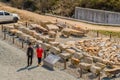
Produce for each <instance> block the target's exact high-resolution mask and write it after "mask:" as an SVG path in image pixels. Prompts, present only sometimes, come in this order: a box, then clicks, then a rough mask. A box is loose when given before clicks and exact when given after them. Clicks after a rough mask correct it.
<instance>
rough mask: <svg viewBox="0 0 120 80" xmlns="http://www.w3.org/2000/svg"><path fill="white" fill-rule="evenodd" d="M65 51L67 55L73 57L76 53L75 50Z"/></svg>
mask: <svg viewBox="0 0 120 80" xmlns="http://www.w3.org/2000/svg"><path fill="white" fill-rule="evenodd" d="M65 51H66V52H67V53H69V54H70V55H71V56H72V55H74V54H75V52H76V51H75V50H73V49H66V50H65Z"/></svg>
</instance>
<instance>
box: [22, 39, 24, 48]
mask: <svg viewBox="0 0 120 80" xmlns="http://www.w3.org/2000/svg"><path fill="white" fill-rule="evenodd" d="M22 48H24V44H23V40H22Z"/></svg>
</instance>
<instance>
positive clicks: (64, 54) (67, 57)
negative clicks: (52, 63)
mask: <svg viewBox="0 0 120 80" xmlns="http://www.w3.org/2000/svg"><path fill="white" fill-rule="evenodd" d="M60 57H61V58H63V59H65V60H66V59H69V58H70V54H69V53H60Z"/></svg>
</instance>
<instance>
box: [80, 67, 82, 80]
mask: <svg viewBox="0 0 120 80" xmlns="http://www.w3.org/2000/svg"><path fill="white" fill-rule="evenodd" d="M81 77H82V68H81V67H80V78H81Z"/></svg>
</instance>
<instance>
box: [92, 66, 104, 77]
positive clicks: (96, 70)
mask: <svg viewBox="0 0 120 80" xmlns="http://www.w3.org/2000/svg"><path fill="white" fill-rule="evenodd" d="M101 70H102V69H101V68H100V67H97V66H95V65H92V66H91V67H90V71H91V72H92V73H94V74H96V75H98V74H100V71H101Z"/></svg>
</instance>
